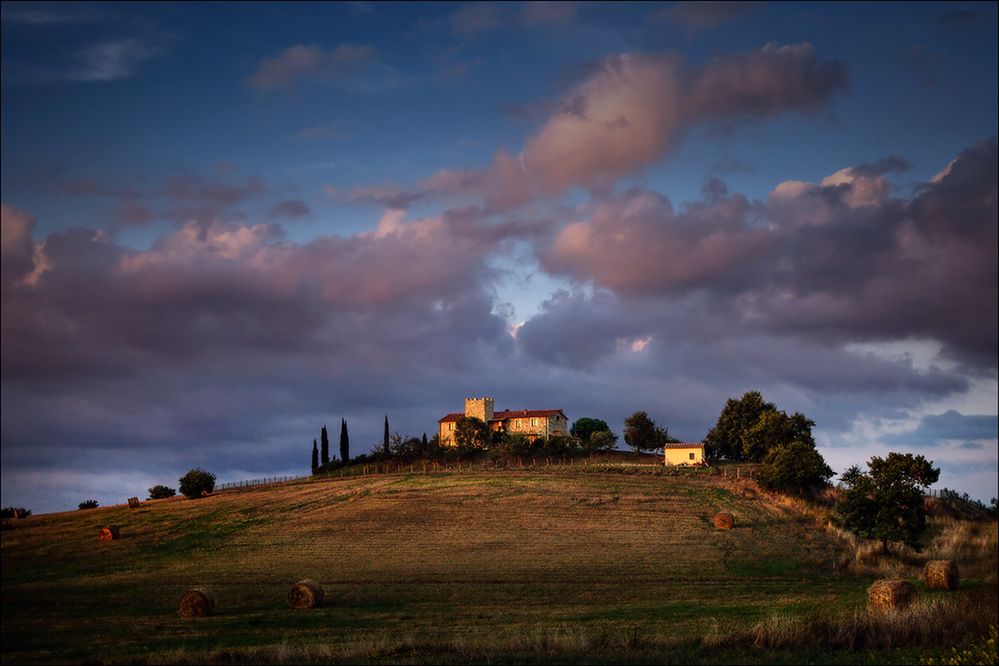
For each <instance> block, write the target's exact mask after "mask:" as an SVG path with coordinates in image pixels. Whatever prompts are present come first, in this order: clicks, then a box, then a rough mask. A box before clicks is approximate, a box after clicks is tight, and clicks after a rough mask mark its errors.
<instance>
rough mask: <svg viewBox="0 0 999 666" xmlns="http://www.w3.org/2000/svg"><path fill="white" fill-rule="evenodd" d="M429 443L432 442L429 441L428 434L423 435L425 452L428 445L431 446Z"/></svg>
mask: <svg viewBox="0 0 999 666" xmlns="http://www.w3.org/2000/svg"><path fill="white" fill-rule="evenodd" d="M429 443H430V442H428V441H427V433H423V450H424V451H426V450H427V444H429Z"/></svg>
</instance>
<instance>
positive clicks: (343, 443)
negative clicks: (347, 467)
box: [340, 419, 350, 463]
mask: <svg viewBox="0 0 999 666" xmlns="http://www.w3.org/2000/svg"><path fill="white" fill-rule="evenodd" d="M340 460H341V461H342V462H345V463H346V462H347V461H349V460H350V436H349V435H348V434H347V419H340Z"/></svg>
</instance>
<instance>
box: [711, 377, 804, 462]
mask: <svg viewBox="0 0 999 666" xmlns="http://www.w3.org/2000/svg"><path fill="white" fill-rule="evenodd" d="M814 425H815V421H812V420H811V419H809V418H808V417H806V416H805V415H804V414H801V413H799V412H795V413H794V414H792V415H790V416H788V415H787V412H784V411H783V410H778V409H777V406H776V405H774V403H772V402H766V401H764V400H763V395H762V394H761V393H760V392H759V391H749V392H747V393H744V394H743V396H742V397H741V398H739V399H738V400H735V399H733V398H730V399H729V400H728V402H727V403H725V408H724V409H722V412H721V414H720V415H719V416H718V422H717V423H716V424H715V426H714V427H713V428H711V430H709V431H708V434H707V435H706V436H705V437H704V444H705V449H706V453H707V456H708V459H709V460H711V461H714V462H717V461H719V460H732V461H746V462H762V461H763V459H764V458H765V457H766V456H767V453H768V452H769V451H770V450H771V449H773V448H775V447H778V446H781V445H784V444H791V443H792V442H801V443H803V444H806V445H808V446H810V447H812V448H815V438H814V437H813V436H812V427H813V426H814Z"/></svg>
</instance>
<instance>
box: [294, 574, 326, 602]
mask: <svg viewBox="0 0 999 666" xmlns="http://www.w3.org/2000/svg"><path fill="white" fill-rule="evenodd" d="M288 605H290V606H291V607H292V608H315V607H317V606H322V605H323V586H322V585H320V584H319V583H318V582H317V581H314V580H312V579H311V578H303V579H302V580H300V581H298V582H297V583H295V584H294V585H292V587H291V591H290V592H288Z"/></svg>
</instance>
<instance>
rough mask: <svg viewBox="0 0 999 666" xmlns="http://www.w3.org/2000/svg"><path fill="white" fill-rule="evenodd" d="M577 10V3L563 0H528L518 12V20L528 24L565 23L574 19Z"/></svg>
mask: <svg viewBox="0 0 999 666" xmlns="http://www.w3.org/2000/svg"><path fill="white" fill-rule="evenodd" d="M578 10H579V4H578V3H576V2H567V1H564V0H553V1H544V0H541V1H537V2H528V3H525V4H524V8H523V9H522V10H521V12H520V20H521V22H523V23H524V24H525V25H529V26H552V25H557V26H558V25H567V24H569V23H572V22H573V21H574V20H576V13H577V12H578Z"/></svg>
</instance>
